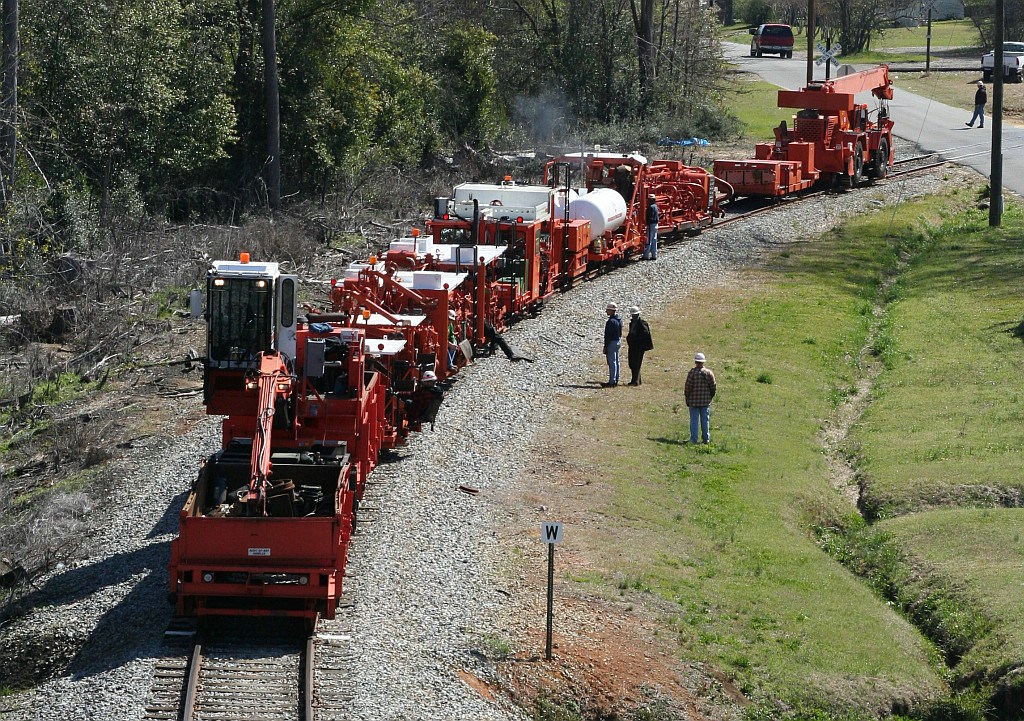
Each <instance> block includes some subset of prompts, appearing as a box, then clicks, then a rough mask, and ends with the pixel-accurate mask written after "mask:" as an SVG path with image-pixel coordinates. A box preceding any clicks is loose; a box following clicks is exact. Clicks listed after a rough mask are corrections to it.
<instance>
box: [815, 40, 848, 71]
mask: <svg viewBox="0 0 1024 721" xmlns="http://www.w3.org/2000/svg"><path fill="white" fill-rule="evenodd" d="M814 47H816V48H818V52H820V53H821V57H820V58H818V59H817V60H815V61H814V64H815V65H824V64H825V63H832V65H833V66H834V67H837V68H838V67H839V61H838V60H836V56H837V55H839V54H840V53H841V52H843V46H842V45H840V44H839V43H836V44H835V45H833V46H832V47H831V48H826V47H825V46H824V45H822V44H821V43H816V44H815V46H814Z"/></svg>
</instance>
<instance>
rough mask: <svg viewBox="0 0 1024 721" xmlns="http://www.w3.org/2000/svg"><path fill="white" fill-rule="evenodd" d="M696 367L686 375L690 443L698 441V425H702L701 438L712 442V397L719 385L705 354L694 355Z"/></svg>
mask: <svg viewBox="0 0 1024 721" xmlns="http://www.w3.org/2000/svg"><path fill="white" fill-rule="evenodd" d="M693 364H694V367H693V368H691V369H690V372H689V373H688V374H687V376H686V387H685V389H684V394H685V395H686V405H687V406H689V407H690V443H696V442H697V427H698V425H699V426H700V430H701V440H702V441H703V442H704V443H710V442H711V399H712V398H714V397H715V391H716V390H718V385H717V384H716V383H715V374H714V373H712V372H711V371H710V370H709V369H707V368H705V367H704V354H703V353H698V354H697V355H695V356H694V357H693Z"/></svg>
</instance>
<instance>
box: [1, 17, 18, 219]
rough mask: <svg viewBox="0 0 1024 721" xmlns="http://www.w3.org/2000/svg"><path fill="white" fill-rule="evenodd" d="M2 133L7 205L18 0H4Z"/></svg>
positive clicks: (15, 122)
mask: <svg viewBox="0 0 1024 721" xmlns="http://www.w3.org/2000/svg"><path fill="white" fill-rule="evenodd" d="M3 12H4V20H3V23H4V31H3V33H4V46H3V74H4V79H3V87H2V90H0V92H2V95H3V111H2V113H3V119H2V122H3V129H2V130H3V135H2V141H0V189H2V196H0V198H2V200H3V203H4V206H6V205H7V204H8V203H9V202H10V201H11V198H12V197H13V195H14V161H15V157H16V149H17V142H18V133H17V128H18V0H3Z"/></svg>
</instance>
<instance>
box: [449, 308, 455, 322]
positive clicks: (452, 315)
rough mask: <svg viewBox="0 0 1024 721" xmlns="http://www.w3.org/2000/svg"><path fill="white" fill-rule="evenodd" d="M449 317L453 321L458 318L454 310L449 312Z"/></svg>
mask: <svg viewBox="0 0 1024 721" xmlns="http://www.w3.org/2000/svg"><path fill="white" fill-rule="evenodd" d="M448 317H449V318H451V319H452V320H455V318H456V316H455V311H454V310H450V311H448Z"/></svg>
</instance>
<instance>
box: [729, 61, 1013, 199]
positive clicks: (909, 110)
mask: <svg viewBox="0 0 1024 721" xmlns="http://www.w3.org/2000/svg"><path fill="white" fill-rule="evenodd" d="M722 46H723V49H724V52H725V56H726V58H727V59H728V60H729V62H731V63H734V64H735V65H737V66H738V67H739V68H740V69H741V70H745V71H747V72H751V73H756V74H757V75H760V76H761V78H763V79H764V80H766V81H767V82H770V83H774V84H775V85H779V86H781V87H784V88H788V89H790V90H795V89H797V88H802V87H803V86H804V85H805V84H806V79H807V64H806V61H805V59H804V58H802V57H794V58H793V59H791V60H782V59H780V58H778V57H776V56H774V55H772V56H766V57H763V58H752V57H749V52H750V48H749V46H747V45H737V44H735V43H723V44H722ZM815 70H816V71H817V72H816V74H815V78H816V79H818V78H824V77H825V75H824V72H825V71H824V69H823V68H821V67H818V66H815ZM897 75H898V74H897ZM893 84H894V93H893V99H892V100H891V101H890V102H889V114H890V116H891V117H892V119H893V121H894V122H895V125H894V126H893V134H894V135H896V136H898V137H900V138H903V139H904V140H909V141H911V142H914V143H917V144H918V145H919V146H920V147H921V148H922V149H924V150H925V151H927V152H938V153H941V154H942V155H943V157H945V158H947V159H949V160H956V161H957V162H958V163H961V164H962V165H967V166H970V167H972V168H974V169H975V170H977V171H978V172H980V173H982V174H983V175H984V176H986V177H988V175H989V163H990V159H991V158H990V155H991V147H992V135H991V130H990V128H991V122H990V121H991V118H986V124H985V128H984V130H979V129H978V128H976V127H975V128H968V127H967V126H966V125H964V123H965V122H966V121H967V120H970V117H971V111H972V110H973V108H952V107H950V106H948V105H943V104H942V103H937V102H935V101H932V100H929V99H928V98H923V97H921V96H920V95H914V94H913V93H909V92H907V91H905V90H901V89H900V85H899V79H898V78H896V79H895V80H894V83H893ZM991 95H992V89H991V86H989V99H990V100H991ZM868 98H870V95H869V94H867V93H865V94H864V97H863V99H862V98H861V97H858V100H859V101H860V102H865V103H868V104H869V107H874V106H873V104H872V103H873V100H869V99H868ZM990 105H991V104H990ZM972 153H976V155H971V156H970V157H965V156H968V155H969V154H972ZM1003 187H1004V188H1005V189H1006V190H1011V191H1013V192H1015V193H1017V194H1019V195H1024V128H1019V127H1014V126H1010V125H1006V124H1004V125H1003Z"/></svg>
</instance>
